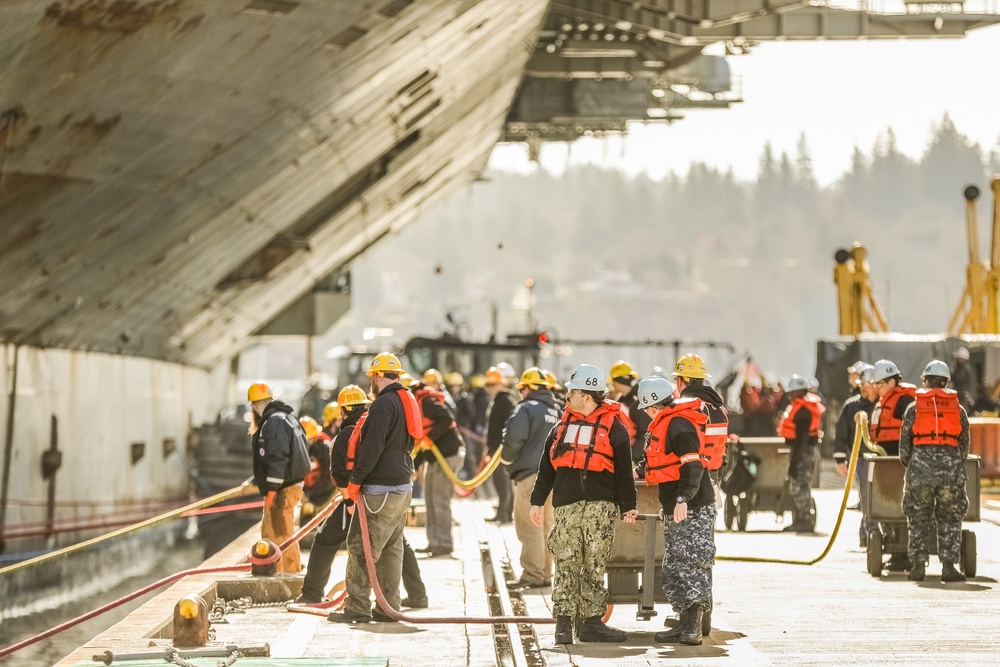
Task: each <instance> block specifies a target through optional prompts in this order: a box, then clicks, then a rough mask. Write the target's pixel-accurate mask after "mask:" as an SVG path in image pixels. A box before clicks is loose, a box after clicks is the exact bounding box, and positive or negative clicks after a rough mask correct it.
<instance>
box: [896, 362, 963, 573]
mask: <svg viewBox="0 0 1000 667" xmlns="http://www.w3.org/2000/svg"><path fill="white" fill-rule="evenodd" d="M949 375H950V373H949V371H948V364H946V363H944V362H943V361H938V360H937V359H935V360H934V361H931V362H930V363H929V364H927V366H926V367H925V368H924V372H923V374H921V376H920V377H921V379H922V380H923V385H924V386H923V388H922V389H918V390H917V397H916V401H915V402H914V403H913V404H911V405H910V407H908V408H907V409H906V414H904V415H903V427H902V430H901V432H900V438H899V460H900V461H902V462H903V465H904V466H906V476H905V477H904V479H903V514H905V515H906V525H907V531H908V534H907V544H906V551H907V555H908V556H909V558H910V562H911V563H912V567H911V569H910V574H909V576H908V579H909V580H910V581H923V580H924V569H925V567H926V565H927V560H928V553H929V546H930V545H929V544H928V542H929V541H930V540H931V539H932V536H933V535H934V533H935V524H936V526H937V540H938V544H937V546H938V558H939V559H940V560H941V581H965V575H964V574H962V573H961V572H959V571H958V570H957V569H956V568H955V565H956V564H957V563H958V562H959V557H960V554H961V542H962V519H963V518H964V517H965V513H966V511H968V509H969V498H968V496H967V495H966V493H965V482H966V477H967V475H966V472H965V459H966V457H967V456H968V455H969V418H968V416H966V414H965V409H964V408H963V407H962V406H961V405H960V404H959V399H958V393H957V392H956V391H954V390H951V389H946V388H945V387H947V386H948V379H949Z"/></svg>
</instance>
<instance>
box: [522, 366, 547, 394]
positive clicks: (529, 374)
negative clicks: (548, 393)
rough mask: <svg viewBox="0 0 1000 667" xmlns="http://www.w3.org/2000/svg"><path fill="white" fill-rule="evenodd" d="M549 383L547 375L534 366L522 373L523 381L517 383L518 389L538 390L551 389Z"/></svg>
mask: <svg viewBox="0 0 1000 667" xmlns="http://www.w3.org/2000/svg"><path fill="white" fill-rule="evenodd" d="M549 386H551V385H549V381H548V379H547V378H546V377H545V374H544V373H543V372H542V370H541V369H540V368H538V367H537V366H532V367H531V368H528V369H526V370H525V371H524V372H523V373H521V381H520V382H518V383H517V388H518V389H524V388H525V387H527V388H528V389H538V388H539V387H549Z"/></svg>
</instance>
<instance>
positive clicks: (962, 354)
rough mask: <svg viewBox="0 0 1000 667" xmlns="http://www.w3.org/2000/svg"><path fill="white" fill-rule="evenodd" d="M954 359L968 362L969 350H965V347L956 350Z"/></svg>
mask: <svg viewBox="0 0 1000 667" xmlns="http://www.w3.org/2000/svg"><path fill="white" fill-rule="evenodd" d="M955 358H956V359H965V360H966V361H968V360H969V348H967V347H960V348H958V349H957V350H955Z"/></svg>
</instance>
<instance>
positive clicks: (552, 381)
mask: <svg viewBox="0 0 1000 667" xmlns="http://www.w3.org/2000/svg"><path fill="white" fill-rule="evenodd" d="M542 372H543V373H545V379H546V380H548V381H549V386H550V387H552V388H553V389H562V387H561V386H560V385H559V378H557V377H556V374H555V373H553V372H552V371H542Z"/></svg>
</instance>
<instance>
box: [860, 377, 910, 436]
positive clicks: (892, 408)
mask: <svg viewBox="0 0 1000 667" xmlns="http://www.w3.org/2000/svg"><path fill="white" fill-rule="evenodd" d="M916 395H917V388H916V387H915V386H913V385H912V384H905V383H904V384H901V385H898V386H897V387H895V388H894V389H893V390H892V391H890V392H889V393H888V394H886V395H885V396H883V397H882V398H880V399H879V402H878V403H876V404H875V409H874V410H873V411H872V426H871V439H872V442H896V443H898V442H899V430H900V429H901V428H902V427H903V419H902V418H901V417H900V418H899V419H897V418H896V404H897V403H899V399H901V398H902V397H903V396H916Z"/></svg>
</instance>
